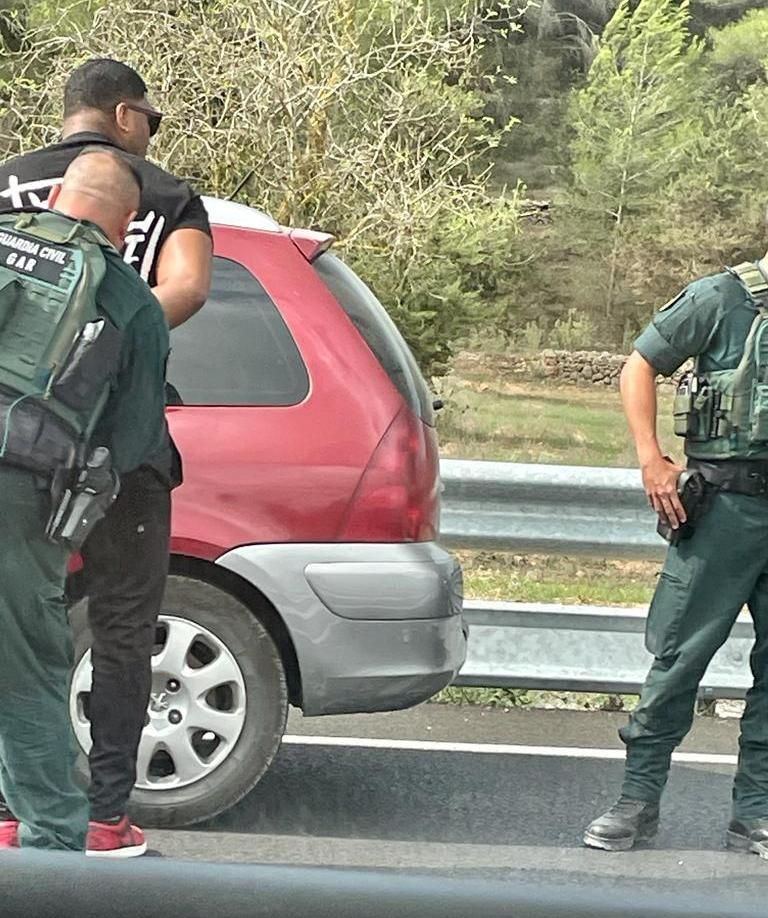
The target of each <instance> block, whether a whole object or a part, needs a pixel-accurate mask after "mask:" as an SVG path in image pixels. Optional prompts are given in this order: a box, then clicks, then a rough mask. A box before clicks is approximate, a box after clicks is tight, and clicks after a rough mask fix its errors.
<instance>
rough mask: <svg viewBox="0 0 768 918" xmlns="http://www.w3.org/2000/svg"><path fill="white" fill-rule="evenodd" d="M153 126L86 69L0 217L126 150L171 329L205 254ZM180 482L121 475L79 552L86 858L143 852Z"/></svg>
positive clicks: (4, 194) (136, 227) (175, 476)
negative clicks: (160, 641) (89, 151)
mask: <svg viewBox="0 0 768 918" xmlns="http://www.w3.org/2000/svg"><path fill="white" fill-rule="evenodd" d="M161 118H162V115H161V113H160V112H159V111H158V110H157V109H156V108H155V107H154V105H152V103H151V101H150V100H149V98H148V96H147V86H146V84H145V83H144V81H143V80H142V78H141V77H140V76H139V74H138V73H136V71H135V70H133V69H132V68H131V67H128V66H127V65H126V64H123V63H121V62H119V61H115V60H111V59H102V58H99V59H94V60H90V61H87V62H86V63H84V64H83V65H81V66H80V67H78V68H77V69H76V70H75V71H74V72H73V73H72V75H71V76H70V78H69V80H68V81H67V85H66V87H65V90H64V124H63V128H62V139H61V141H59V142H57V143H54V144H52V145H50V146H48V147H44V148H43V149H40V150H35V151H33V152H31V153H27V154H25V155H23V156H19V157H16V158H14V159H12V160H10V161H9V162H7V163H5V164H3V165H2V166H0V209H2V207H3V206H5V207H15V208H17V207H22V206H25V205H37V206H39V205H43V206H44V205H45V204H46V202H47V201H48V199H49V194H51V191H52V189H55V188H56V187H57V185H58V183H59V182H60V181H61V176H62V175H63V174H64V170H65V169H66V168H67V166H68V165H69V163H71V162H72V160H73V159H74V158H75V157H76V156H77V155H78V153H79V152H80V151H81V150H82V149H83V148H84V147H86V146H93V145H97V146H100V147H103V148H104V149H107V150H110V149H120V150H123V151H127V153H128V154H129V160H130V162H131V164H132V166H133V168H134V169H135V170H136V171H137V172H138V174H139V175H140V176H141V179H142V194H141V202H140V204H139V207H138V213H137V215H136V217H135V218H134V220H133V221H132V222H131V225H130V227H129V228H128V232H127V233H126V235H125V241H124V244H123V250H122V254H123V257H124V259H125V261H126V263H127V264H129V265H130V266H131V267H132V268H134V269H135V270H136V271H137V272H138V273H139V274H140V275H141V277H142V278H144V280H146V281H147V283H148V284H149V285H150V287H152V289H153V292H154V294H155V296H156V297H157V299H158V300H159V302H160V305H161V306H162V307H163V310H164V312H165V315H166V318H167V320H168V324H169V325H170V327H171V328H174V327H175V326H177V325H180V324H181V323H182V322H184V321H185V320H186V319H188V318H189V317H190V316H191V315H193V314H194V313H195V312H196V311H197V310H198V309H199V308H200V307H201V306H202V304H203V303H204V301H205V299H206V297H207V294H208V288H209V284H210V277H211V257H212V256H211V252H212V243H211V235H210V227H209V225H208V217H207V215H206V211H205V208H204V206H203V203H202V201H201V200H200V198H199V196H198V195H197V194H195V192H194V191H193V190H192V189H191V188H190V187H189V185H187V184H186V182H183V181H180V180H179V179H177V178H175V177H174V176H173V175H170V174H169V173H168V172H166V171H165V170H163V169H161V168H159V167H158V166H156V165H154V164H153V163H150V162H148V161H147V160H146V159H145V156H146V153H147V149H148V146H149V143H150V140H151V138H152V137H153V136H154V135H155V133H156V132H157V130H158V128H159V126H160V123H161ZM54 193H55V191H54ZM136 410H137V411H141V410H142V409H141V406H139V405H137V408H136ZM180 479H181V467H180V461H179V458H178V454H177V453H176V451H175V449H174V448H173V446H172V443H171V441H170V439H169V438H166V439H165V441H164V442H163V443H162V444H161V446H160V447H159V448H158V450H157V452H156V454H155V455H152V456H148V457H146V460H145V461H144V462H143V463H142V465H141V466H140V467H138V468H136V469H134V470H133V471H132V472H131V473H130V474H129V475H125V476H123V481H122V488H121V491H120V495H119V497H118V499H117V502H116V504H115V506H114V508H113V510H112V511H111V512H110V513H109V514H107V517H106V518H105V519H104V520H103V521H102V522H101V523H100V524H99V526H98V527H97V528H96V529H95V530H94V532H93V535H92V537H91V538H89V539H88V541H87V542H86V544H85V545H84V546H83V550H82V556H83V560H84V562H85V565H84V569H83V572H82V575H81V581H82V584H83V588H84V592H85V593H86V594H87V596H88V624H89V628H90V632H91V634H92V636H93V646H92V663H93V685H92V689H91V694H90V703H89V717H90V721H91V736H92V739H93V744H92V747H91V752H90V755H89V765H90V773H91V783H90V788H89V797H90V801H91V830H90V834H89V840H88V849H89V854H91V855H99V856H105V857H120V858H123V857H131V856H135V855H140V854H142V853H143V852H144V851H145V849H146V843H145V840H144V835H143V833H142V832H141V830H140V829H139V828H138V827H136V826H133V825H132V824H131V823H130V821H129V820H128V819H127V817H126V811H127V806H128V798H129V795H130V792H131V790H132V788H133V785H134V783H135V781H136V757H137V750H138V746H139V740H140V737H141V731H142V729H143V726H144V719H145V717H146V712H147V705H148V702H149V694H150V689H151V684H152V674H151V663H150V660H151V654H152V649H153V645H154V641H155V624H156V622H157V616H158V613H159V611H160V606H161V602H162V598H163V592H164V589H165V581H166V575H167V571H168V559H169V539H170V526H171V501H170V490H171V488H172V487H174V486H175V485H176V484H178V483H179V481H180ZM15 817H16V814H15V813H13V811H12V809H10V808H8V807H3V805H2V802H1V801H0V848H2V847H3V846H4V845H7V844H9V840H12V839H13V838H14V835H15V831H16V825H15V823H16V818H15Z"/></svg>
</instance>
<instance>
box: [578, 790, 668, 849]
mask: <svg viewBox="0 0 768 918" xmlns="http://www.w3.org/2000/svg"><path fill="white" fill-rule="evenodd" d="M658 828H659V805H658V803H644V802H643V801H642V800H628V799H627V798H626V797H619V799H618V800H617V801H616V803H614V805H613V806H612V807H611V808H610V810H608V812H607V813H603V815H602V816H600V817H599V818H598V819H596V820H595V821H594V822H591V823H590V824H589V825H588V826H587V828H586V831H585V832H584V844H585V845H586V846H587V847H588V848H602V849H603V850H604V851H629V849H630V848H632V847H634V845H635V843H636V842H642V841H649V840H650V839H652V838H653V837H654V835H655V834H656V832H657V831H658Z"/></svg>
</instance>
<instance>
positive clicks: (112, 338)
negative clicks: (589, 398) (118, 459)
mask: <svg viewBox="0 0 768 918" xmlns="http://www.w3.org/2000/svg"><path fill="white" fill-rule="evenodd" d="M109 245H110V243H109V241H108V240H107V238H106V237H105V236H103V235H102V234H101V233H100V232H99V231H98V230H97V229H96V228H95V227H92V226H89V225H86V224H82V223H75V222H73V221H72V220H69V219H67V218H66V217H63V216H62V215H60V214H56V213H48V212H39V213H25V214H2V215H0V462H5V463H10V464H12V465H15V466H19V467H21V468H25V469H28V470H30V471H32V472H35V473H38V474H41V475H49V474H50V473H53V472H56V471H57V470H61V469H66V468H72V467H75V466H77V465H78V464H82V462H83V460H84V457H85V449H86V446H87V441H88V437H89V436H90V434H91V432H92V431H93V428H94V426H95V424H96V422H97V421H98V419H99V416H100V414H101V412H102V410H103V408H104V405H105V403H106V400H107V397H108V395H109V392H110V387H111V384H112V381H113V379H114V377H115V375H116V373H117V369H118V361H119V357H120V338H121V334H120V332H119V331H118V330H117V328H115V326H114V325H113V324H112V323H111V322H110V321H109V320H108V319H107V318H106V317H105V316H104V315H102V314H101V313H100V311H99V310H98V308H97V305H96V293H97V291H98V288H99V285H100V284H101V281H102V279H103V277H104V272H105V260H104V254H103V252H102V247H103V246H109Z"/></svg>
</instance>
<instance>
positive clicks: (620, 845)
mask: <svg viewBox="0 0 768 918" xmlns="http://www.w3.org/2000/svg"><path fill="white" fill-rule="evenodd" d="M658 831H659V827H658V825H655V826H650V827H649V828H647V829H643V831H642V832H638V833H637V835H636V836H635V837H634V838H602V837H601V836H600V835H593V834H592V833H591V832H585V833H584V844H585V845H586V846H587V848H598V849H599V850H600V851H631V850H632V848H634V847H635V845H638V844H643V843H644V842H650V841H653V839H654V838H655V837H656V835H657V833H658ZM766 857H768V852H767V853H766Z"/></svg>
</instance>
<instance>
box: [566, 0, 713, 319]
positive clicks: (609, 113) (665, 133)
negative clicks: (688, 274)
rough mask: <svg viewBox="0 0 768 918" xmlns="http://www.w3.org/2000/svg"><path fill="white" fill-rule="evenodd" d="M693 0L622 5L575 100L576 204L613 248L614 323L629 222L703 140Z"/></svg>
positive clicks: (609, 286)
mask: <svg viewBox="0 0 768 918" xmlns="http://www.w3.org/2000/svg"><path fill="white" fill-rule="evenodd" d="M687 23H688V0H640V2H639V3H638V4H637V5H636V7H635V9H634V11H633V10H632V7H631V5H630V2H629V0H622V2H621V3H620V4H619V6H618V9H617V10H616V13H615V14H614V16H613V18H612V19H611V21H610V22H609V23H608V25H607V26H606V29H605V32H604V33H603V36H602V40H601V42H600V45H599V50H598V52H597V55H596V57H595V60H594V62H593V64H592V67H591V68H590V71H589V74H588V78H587V83H586V85H585V86H584V88H583V89H581V90H578V91H577V92H576V93H575V94H574V97H573V100H572V104H571V108H570V124H571V127H572V130H573V133H574V140H573V144H572V156H573V179H574V196H573V201H572V205H573V207H574V208H575V210H576V212H577V213H578V215H579V216H580V218H581V219H582V220H584V221H587V222H591V223H592V225H593V226H595V225H596V228H597V229H598V235H599V236H602V241H603V244H604V245H605V246H606V249H607V252H606V251H605V250H604V253H603V254H604V255H606V256H607V262H608V269H607V271H608V278H607V281H606V284H605V313H606V315H607V316H611V315H612V312H613V307H614V302H615V299H616V291H617V285H618V280H619V277H618V273H619V260H620V255H621V251H622V244H623V241H624V239H625V234H626V228H627V222H628V221H631V219H632V218H633V217H634V216H635V215H637V214H641V213H642V212H643V211H644V209H647V208H648V207H649V205H650V204H651V203H652V200H653V197H654V194H655V193H656V191H657V190H658V189H659V188H660V187H663V186H664V185H665V183H667V182H669V181H670V180H671V179H672V178H673V177H674V175H675V169H676V164H677V162H678V160H679V157H680V156H681V154H682V151H683V150H684V149H685V144H686V142H687V141H689V140H690V139H691V138H692V137H693V136H694V135H695V133H696V132H695V128H694V124H695V100H692V99H691V97H690V96H691V94H690V91H689V89H690V86H689V83H690V79H691V67H692V65H693V64H694V63H695V61H696V59H697V58H698V56H699V53H700V49H699V46H698V45H697V44H695V43H693V44H691V41H690V36H689V33H688V30H687Z"/></svg>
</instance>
